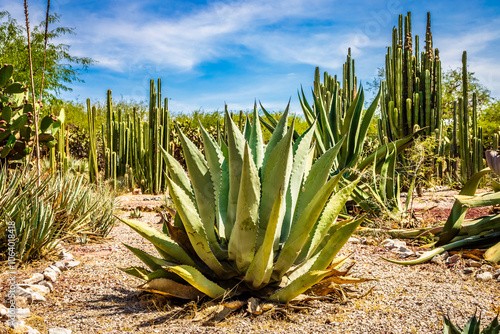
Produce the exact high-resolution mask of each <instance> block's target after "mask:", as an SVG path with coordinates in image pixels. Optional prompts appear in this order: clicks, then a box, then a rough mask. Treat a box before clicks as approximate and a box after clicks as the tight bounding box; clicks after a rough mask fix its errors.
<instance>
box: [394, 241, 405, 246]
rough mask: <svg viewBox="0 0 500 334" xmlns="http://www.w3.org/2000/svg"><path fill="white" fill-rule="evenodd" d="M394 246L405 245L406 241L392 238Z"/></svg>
mask: <svg viewBox="0 0 500 334" xmlns="http://www.w3.org/2000/svg"><path fill="white" fill-rule="evenodd" d="M394 247H406V242H405V241H403V240H394Z"/></svg>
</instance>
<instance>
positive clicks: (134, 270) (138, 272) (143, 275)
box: [118, 267, 151, 281]
mask: <svg viewBox="0 0 500 334" xmlns="http://www.w3.org/2000/svg"><path fill="white" fill-rule="evenodd" d="M118 269H119V270H121V271H123V272H124V273H126V274H129V275H132V276H135V277H137V278H140V279H143V280H145V281H146V280H147V275H148V274H149V273H151V271H149V270H147V269H145V268H142V267H128V268H118Z"/></svg>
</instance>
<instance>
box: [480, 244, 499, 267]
mask: <svg viewBox="0 0 500 334" xmlns="http://www.w3.org/2000/svg"><path fill="white" fill-rule="evenodd" d="M484 259H485V260H486V261H488V262H492V263H495V264H498V263H500V242H498V243H497V244H496V245H495V246H492V247H490V248H488V250H487V251H486V253H484Z"/></svg>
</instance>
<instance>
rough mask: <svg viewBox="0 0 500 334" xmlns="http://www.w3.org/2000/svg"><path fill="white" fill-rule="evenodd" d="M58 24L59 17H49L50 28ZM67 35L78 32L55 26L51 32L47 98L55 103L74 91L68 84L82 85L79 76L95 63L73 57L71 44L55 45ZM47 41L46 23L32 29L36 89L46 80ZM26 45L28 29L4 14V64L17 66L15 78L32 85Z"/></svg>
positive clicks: (0, 36)
mask: <svg viewBox="0 0 500 334" xmlns="http://www.w3.org/2000/svg"><path fill="white" fill-rule="evenodd" d="M57 22H59V15H57V14H53V15H50V16H49V27H51V26H52V25H54V24H56V23H57ZM30 30H31V29H30ZM67 34H74V29H73V28H67V27H55V28H53V29H50V30H49V31H48V43H47V57H46V63H45V76H44V84H43V85H44V95H45V97H46V98H47V99H48V100H49V101H54V100H55V99H56V98H57V96H58V95H59V94H60V93H61V92H63V91H71V90H72V89H71V88H70V87H69V86H68V84H70V83H72V82H74V81H77V82H82V80H81V79H80V78H79V75H80V74H81V73H82V71H84V70H87V68H88V67H89V66H90V65H92V64H93V63H94V60H92V59H91V58H86V57H75V56H72V55H71V54H70V53H69V48H70V47H69V46H68V45H66V44H62V43H61V44H55V43H53V42H52V41H54V40H57V39H61V38H62V37H64V36H65V35H67ZM44 41H45V22H42V23H40V24H39V25H37V26H35V27H34V28H33V29H32V30H31V53H32V59H33V76H34V84H35V87H40V85H41V80H42V68H43V55H44ZM26 45H27V38H26V27H25V26H23V25H21V24H19V23H18V22H17V20H15V19H13V18H12V17H11V15H10V14H9V12H7V11H3V12H0V63H7V64H12V65H14V68H15V69H16V72H15V75H14V76H15V77H16V78H17V80H19V81H20V82H24V83H28V82H30V80H29V78H30V70H29V68H30V67H29V60H28V49H27V47H26ZM36 94H37V93H36Z"/></svg>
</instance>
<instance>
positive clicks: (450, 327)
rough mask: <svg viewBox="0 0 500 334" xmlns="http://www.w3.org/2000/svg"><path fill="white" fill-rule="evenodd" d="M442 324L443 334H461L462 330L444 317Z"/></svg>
mask: <svg viewBox="0 0 500 334" xmlns="http://www.w3.org/2000/svg"><path fill="white" fill-rule="evenodd" d="M443 322H444V328H443V334H462V329H461V328H460V327H458V326H457V325H455V324H454V323H452V322H451V321H450V319H448V318H447V317H446V316H444V315H443Z"/></svg>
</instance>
